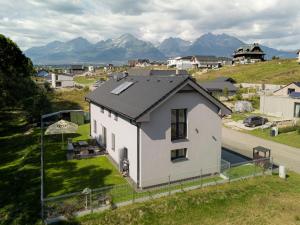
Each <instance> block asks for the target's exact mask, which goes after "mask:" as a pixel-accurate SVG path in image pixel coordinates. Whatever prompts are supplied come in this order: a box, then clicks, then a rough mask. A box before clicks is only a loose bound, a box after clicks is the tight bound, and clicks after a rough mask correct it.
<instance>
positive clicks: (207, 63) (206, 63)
mask: <svg viewBox="0 0 300 225" xmlns="http://www.w3.org/2000/svg"><path fill="white" fill-rule="evenodd" d="M191 61H192V64H193V66H194V67H195V68H200V69H206V68H207V69H212V68H220V67H221V66H222V62H221V61H220V60H219V59H218V58H217V57H216V56H204V55H196V56H193V57H192V59H191Z"/></svg>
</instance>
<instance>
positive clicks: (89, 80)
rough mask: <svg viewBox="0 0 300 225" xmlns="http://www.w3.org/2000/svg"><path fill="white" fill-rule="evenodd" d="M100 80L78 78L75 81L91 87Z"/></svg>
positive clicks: (84, 77)
mask: <svg viewBox="0 0 300 225" xmlns="http://www.w3.org/2000/svg"><path fill="white" fill-rule="evenodd" d="M97 80H99V77H86V76H76V77H74V81H75V82H76V83H79V84H84V85H90V84H93V83H95V82H96V81H97Z"/></svg>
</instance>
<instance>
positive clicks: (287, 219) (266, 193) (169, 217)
mask: <svg viewBox="0 0 300 225" xmlns="http://www.w3.org/2000/svg"><path fill="white" fill-rule="evenodd" d="M61 224H82V225H93V224H95V225H96V224H120V225H122V224H206V225H212V224H220V225H221V224H222V225H223V224H228V225H229V224H239V225H246V224H264V225H268V224H270V225H271V224H272V225H276V224H278V225H279V224H295V225H297V224H300V175H298V174H295V173H290V176H289V178H288V179H287V180H286V181H285V180H281V179H279V178H278V177H277V176H275V175H274V176H266V177H258V178H253V179H249V180H246V181H240V182H236V183H232V184H226V185H221V186H217V187H209V188H205V189H201V190H195V191H191V192H186V193H180V194H176V195H173V196H170V197H165V198H160V199H156V200H153V201H149V202H146V203H137V204H134V205H131V206H127V207H123V208H119V209H116V210H109V211H106V212H104V213H98V214H97V213H95V214H92V215H89V216H86V217H83V218H79V219H78V220H75V221H72V222H69V223H67V222H64V223H61Z"/></svg>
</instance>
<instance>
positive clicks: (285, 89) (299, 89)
mask: <svg viewBox="0 0 300 225" xmlns="http://www.w3.org/2000/svg"><path fill="white" fill-rule="evenodd" d="M290 88H291V89H295V92H300V87H298V86H297V85H296V84H293V83H292V84H290V85H287V86H285V87H283V88H282V89H280V90H278V91H276V92H275V93H274V95H277V96H278V95H281V96H288V89H290Z"/></svg>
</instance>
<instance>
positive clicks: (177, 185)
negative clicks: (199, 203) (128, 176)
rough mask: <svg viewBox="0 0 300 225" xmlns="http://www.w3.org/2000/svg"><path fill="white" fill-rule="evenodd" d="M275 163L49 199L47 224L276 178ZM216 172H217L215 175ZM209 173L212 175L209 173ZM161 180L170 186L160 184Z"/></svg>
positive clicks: (227, 165) (229, 166)
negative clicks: (237, 182) (256, 179)
mask: <svg viewBox="0 0 300 225" xmlns="http://www.w3.org/2000/svg"><path fill="white" fill-rule="evenodd" d="M272 169H273V163H272V159H270V158H262V159H257V160H253V161H247V162H243V163H238V164H230V163H229V162H227V161H224V160H222V162H221V164H220V165H218V166H216V167H211V168H206V169H199V170H198V171H194V172H189V173H182V174H170V175H169V176H167V177H162V178H157V179H152V180H147V182H145V183H148V184H153V183H155V180H156V181H158V182H157V184H156V185H152V186H149V187H146V188H143V189H137V188H135V187H133V186H132V185H131V184H129V183H126V184H122V185H113V186H106V187H101V188H96V189H88V188H85V189H84V190H83V191H80V192H76V193H72V194H67V195H61V196H57V197H51V198H46V199H44V200H43V207H44V212H45V218H44V219H46V221H48V222H51V221H56V220H57V219H58V218H60V217H65V218H69V217H73V216H74V215H75V216H76V215H83V214H87V213H90V212H94V211H102V210H105V209H108V208H114V207H119V206H123V205H128V204H131V203H134V202H141V201H146V200H150V199H155V198H159V197H162V196H168V195H171V194H173V193H177V192H183V191H188V190H193V189H198V188H202V187H205V186H211V185H217V184H222V183H227V182H231V181H234V180H240V179H245V178H249V177H254V176H261V175H268V174H272ZM211 171H214V172H211ZM208 172H209V173H208ZM161 180H164V181H166V182H164V183H159V182H160V181H161Z"/></svg>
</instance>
